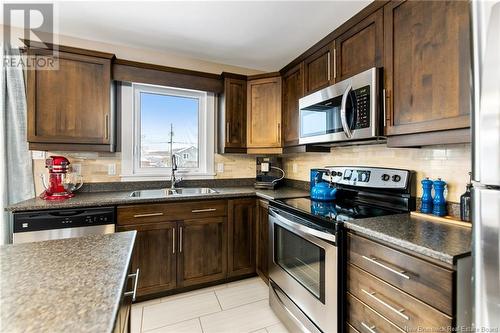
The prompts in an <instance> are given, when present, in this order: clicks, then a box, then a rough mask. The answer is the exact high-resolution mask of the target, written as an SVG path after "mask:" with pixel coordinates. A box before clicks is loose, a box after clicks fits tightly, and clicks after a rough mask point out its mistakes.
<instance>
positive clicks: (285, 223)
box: [269, 208, 337, 243]
mask: <svg viewBox="0 0 500 333" xmlns="http://www.w3.org/2000/svg"><path fill="white" fill-rule="evenodd" d="M269 215H271V217H273V218H274V219H275V221H276V222H275V223H276V224H278V225H281V226H282V227H285V228H287V229H292V230H293V231H294V232H295V233H297V234H301V235H312V236H315V237H317V238H320V239H323V240H326V241H329V242H333V243H335V241H336V239H337V238H336V237H335V235H333V234H330V233H327V232H323V231H320V230H316V229H313V228H310V227H308V226H305V225H303V224H300V223H297V222H293V221H290V220H289V219H287V218H284V217H283V216H281V215H280V214H279V213H278V212H276V210H274V209H272V208H269Z"/></svg>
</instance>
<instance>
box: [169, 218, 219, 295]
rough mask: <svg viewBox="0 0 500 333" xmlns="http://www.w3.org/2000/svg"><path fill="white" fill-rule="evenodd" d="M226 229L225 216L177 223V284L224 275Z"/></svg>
mask: <svg viewBox="0 0 500 333" xmlns="http://www.w3.org/2000/svg"><path fill="white" fill-rule="evenodd" d="M226 229H227V224H226V218H225V217H213V218H204V219H193V220H185V221H182V222H179V254H178V265H177V281H178V284H179V286H180V287H186V286H191V285H195V284H201V283H206V282H211V281H217V280H221V279H224V278H225V277H226V274H227V230H226Z"/></svg>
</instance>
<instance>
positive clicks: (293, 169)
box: [292, 163, 299, 173]
mask: <svg viewBox="0 0 500 333" xmlns="http://www.w3.org/2000/svg"><path fill="white" fill-rule="evenodd" d="M292 172H293V173H297V172H299V166H298V165H297V163H293V164H292Z"/></svg>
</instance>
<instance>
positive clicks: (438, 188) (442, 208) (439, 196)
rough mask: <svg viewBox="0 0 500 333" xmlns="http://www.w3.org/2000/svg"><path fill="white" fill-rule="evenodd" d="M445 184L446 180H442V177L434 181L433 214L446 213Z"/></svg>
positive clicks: (443, 214)
mask: <svg viewBox="0 0 500 333" xmlns="http://www.w3.org/2000/svg"><path fill="white" fill-rule="evenodd" d="M445 186H446V182H444V181H443V180H441V178H438V179H437V180H435V181H434V201H433V205H434V207H433V209H432V214H434V215H436V216H445V215H446V199H445V197H444V188H445Z"/></svg>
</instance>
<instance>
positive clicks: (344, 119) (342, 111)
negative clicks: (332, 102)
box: [340, 85, 352, 139]
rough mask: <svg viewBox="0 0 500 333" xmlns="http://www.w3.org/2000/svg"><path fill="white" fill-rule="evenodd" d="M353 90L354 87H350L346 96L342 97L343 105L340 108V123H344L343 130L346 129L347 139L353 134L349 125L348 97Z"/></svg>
mask: <svg viewBox="0 0 500 333" xmlns="http://www.w3.org/2000/svg"><path fill="white" fill-rule="evenodd" d="M351 90H352V85H349V86H348V87H347V89H346V90H345V91H344V94H343V95H342V104H341V106H340V121H341V123H342V128H343V129H344V133H345V135H346V136H347V138H349V139H350V138H351V137H352V132H351V129H350V128H349V124H348V123H347V115H346V113H347V111H346V107H347V97H349V93H350V92H351Z"/></svg>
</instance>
